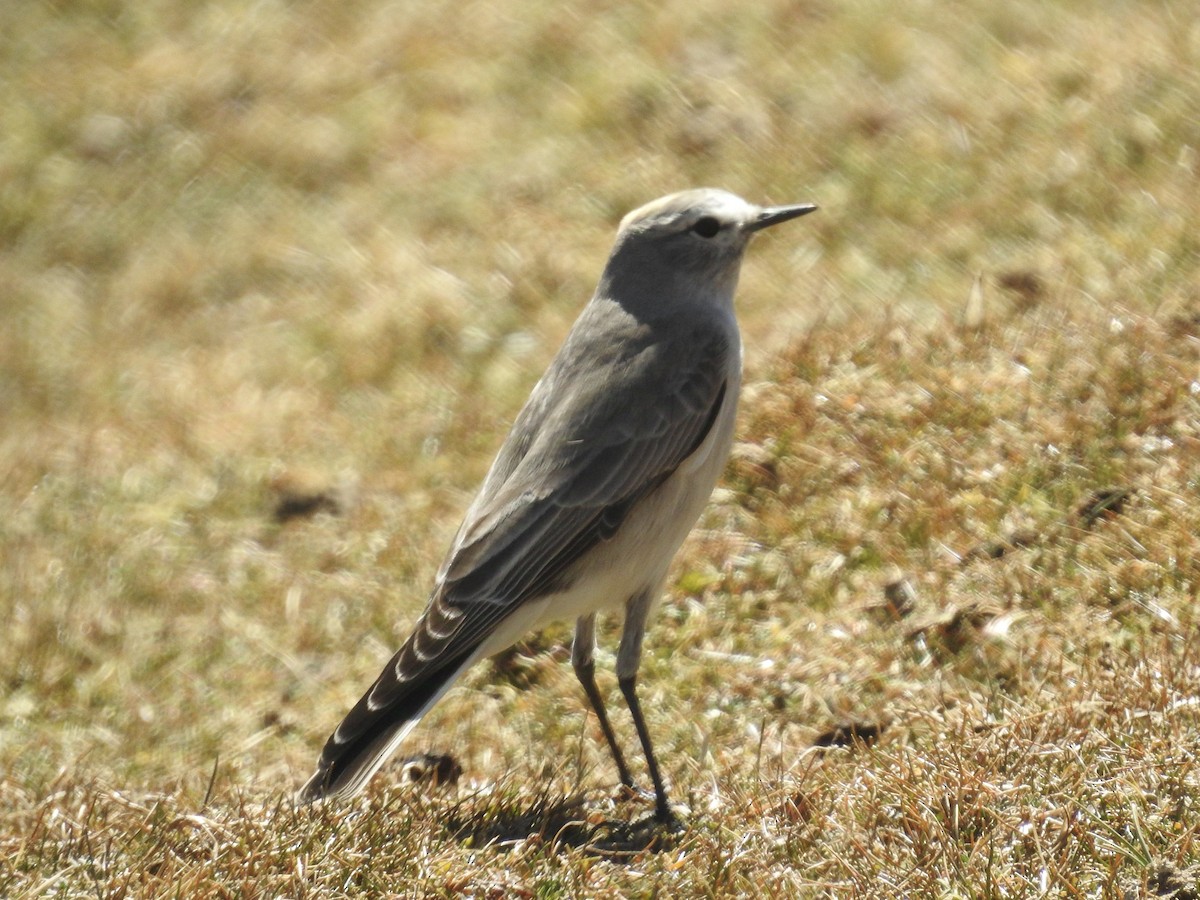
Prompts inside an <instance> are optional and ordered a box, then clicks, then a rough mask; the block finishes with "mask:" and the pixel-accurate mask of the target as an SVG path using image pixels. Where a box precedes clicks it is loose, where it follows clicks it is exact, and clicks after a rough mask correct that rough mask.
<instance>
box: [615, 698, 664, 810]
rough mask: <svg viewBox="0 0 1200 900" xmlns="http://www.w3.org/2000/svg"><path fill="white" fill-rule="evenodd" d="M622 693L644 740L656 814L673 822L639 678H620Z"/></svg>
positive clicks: (644, 750) (639, 735)
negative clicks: (640, 696)
mask: <svg viewBox="0 0 1200 900" xmlns="http://www.w3.org/2000/svg"><path fill="white" fill-rule="evenodd" d="M617 683H618V684H619V685H620V686H621V693H622V694H624V695H625V702H626V703H627V704H629V711H630V712H631V713H632V714H633V724H634V726H635V727H636V728H637V733H638V740H640V741H641V742H642V753H644V754H645V755H646V766H647V768H649V769H650V780H651V781H653V782H654V816H655V818H656V819H658V820H659V821H660V822H673V821H674V820H675V817H674V815H672V813H671V806H670V804H669V803H668V802H667V789H666V787H664V786H663V780H662V776H661V775H660V774H659V772H658V763H657V762H656V761H655V759H654V748H653V747H651V746H650V731H649V730H648V729H647V728H646V719H645V717H644V716H643V715H642V705H641V704H640V703H639V702H638V698H637V678H636V677H633V678H618V679H617Z"/></svg>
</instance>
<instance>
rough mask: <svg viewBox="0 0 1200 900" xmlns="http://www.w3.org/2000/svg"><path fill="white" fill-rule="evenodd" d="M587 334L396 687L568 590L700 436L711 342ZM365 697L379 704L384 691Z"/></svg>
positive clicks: (399, 661)
mask: <svg viewBox="0 0 1200 900" xmlns="http://www.w3.org/2000/svg"><path fill="white" fill-rule="evenodd" d="M580 324H581V325H585V324H586V323H584V322H581V323H580ZM588 332H589V329H588V328H586V327H584V328H578V327H577V328H576V329H575V330H574V331H573V334H572V339H569V340H568V341H567V343H566V344H565V345H564V347H563V349H562V351H561V352H560V354H559V356H558V357H557V358H556V359H555V361H554V363H552V364H551V367H550V369H549V370H548V371H547V373H546V375H545V376H544V377H543V379H542V381H541V382H539V384H538V386H537V388H536V389H535V391H534V393H533V395H532V396H531V397H530V400H529V402H528V404H527V405H526V407H525V409H524V410H522V413H521V415H520V416H518V418H517V421H516V423H514V425H513V429H512V431H511V432H510V434H509V437H508V439H507V440H506V441H505V445H504V447H502V448H501V451H500V453H499V454H498V456H497V460H496V464H495V466H494V467H493V470H492V472H491V473H490V474H489V476H488V478H487V480H486V481H485V483H484V487H483V488H482V489H481V492H480V496H479V497H478V498H477V499H476V501H475V503H474V504H473V505H472V507H471V510H470V512H469V513H468V516H467V520H466V521H465V522H464V523H463V526H462V527H461V528H460V530H459V534H458V536H457V537H456V539H455V542H454V546H453V547H452V549H451V551H450V554H449V555H448V557H447V559H446V561H445V563H444V564H443V566H442V570H441V573H440V574H439V579H438V585H437V587H436V588H435V590H434V593H433V596H432V598H431V600H430V604H429V606H428V607H427V609H426V610H425V613H424V614H423V615H422V617H421V620H420V621H419V622H418V625H417V628H416V629H415V631H414V634H413V635H412V637H411V638H410V639H409V641H408V642H407V643H406V644H405V646H404V648H403V649H402V650H401V651H400V653H398V654H397V657H396V659H395V660H394V670H393V671H394V672H395V673H396V675H397V676H398V680H399V681H401V682H403V681H405V680H408V679H406V678H405V677H404V676H405V675H408V676H409V678H411V677H414V676H415V675H416V674H417V672H419V671H420V670H422V669H426V668H430V667H434V668H441V667H442V665H443V664H449V663H451V662H452V660H454V659H457V658H458V657H459V656H460V652H461V651H467V652H470V651H473V650H474V648H475V646H477V644H478V643H479V642H480V641H481V640H482V639H484V638H485V637H486V636H487V634H489V633H490V631H491V630H492V628H493V627H494V626H495V625H496V624H497V623H498V622H499V621H500V620H501V619H503V618H504V617H505V616H506V615H508V614H509V613H510V612H512V610H514V609H515V608H516V607H518V606H520V605H521V604H523V603H525V602H528V601H530V600H533V599H537V598H538V597H542V596H545V595H547V594H550V593H555V592H557V591H561V590H563V589H565V588H566V587H568V586H569V584H570V582H571V577H572V570H573V567H574V566H575V564H576V563H577V562H578V561H579V560H580V559H581V558H582V557H583V556H585V555H586V554H587V553H588V552H589V551H590V550H592V549H593V548H594V547H595V546H596V545H597V544H599V543H601V542H603V541H606V540H608V539H609V538H611V537H612V535H613V534H614V533H615V532H616V530H617V528H618V527H619V526H620V524H621V522H622V521H624V518H625V516H626V515H627V514H628V512H629V511H630V510H631V509H632V508H633V507H634V506H635V505H636V504H637V503H638V502H639V501H640V500H642V499H643V498H645V497H646V496H647V495H649V494H650V493H652V492H653V491H654V490H655V489H656V488H657V487H658V486H659V485H661V484H662V483H663V481H665V480H666V479H667V478H668V477H669V476H670V475H671V473H672V472H674V471H675V469H676V468H678V466H679V465H680V464H681V463H682V462H683V461H684V460H685V459H687V458H688V457H689V456H691V454H692V453H693V452H695V450H696V449H697V448H698V447H699V446H700V444H701V443H702V442H703V441H704V438H705V437H707V435H708V433H709V431H710V430H711V429H712V426H713V423H714V422H715V421H716V419H717V416H718V413H719V412H720V410H721V408H722V406H723V404H724V403H725V401H726V378H727V374H728V360H729V354H730V353H731V352H732V351H733V348H732V347H731V346H730V339H729V338H728V337H726V335H725V334H724V333H722V332H720V331H717V330H715V329H711V328H710V329H706V330H701V329H699V328H695V327H683V328H679V326H678V324H677V323H676V325H675V326H674V327H673V328H672V329H671V330H670V334H671V337H670V338H668V339H665V340H663V339H659V337H660V336H659V335H658V334H656V333H655V332H654V330H653V329H652V328H650V327H649V326H645V325H637V324H635V323H630V325H629V327H628V328H627V329H626V331H625V332H624V333H622V334H620V335H619V336H617V335H613V334H612V329H611V328H610V329H608V333H607V334H605V333H604V332H603V331H602V332H601V334H604V345H603V346H602V347H596V346H589V345H588V342H586V341H582V340H578V339H575V335H577V334H583V335H584V336H586V335H587V334H588ZM592 333H595V331H593V332H592ZM614 338H617V339H614ZM614 346H616V347H620V348H622V352H621V353H613V352H612V348H613V347H614ZM396 687H397V688H401V685H396ZM401 689H402V688H401ZM375 692H376V693H377V696H375V697H374V700H373V702H375V703H384V704H386V703H387V702H388V697H387V696H386V695H387V694H388V693H390V692H389V691H388V689H387V686H386V685H385V684H383V683H381V684H379V685H377V686H376V688H375Z"/></svg>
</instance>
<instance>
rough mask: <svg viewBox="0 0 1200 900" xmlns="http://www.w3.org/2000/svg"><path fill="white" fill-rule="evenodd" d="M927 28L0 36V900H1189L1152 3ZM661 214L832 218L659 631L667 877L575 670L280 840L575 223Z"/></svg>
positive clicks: (525, 693)
mask: <svg viewBox="0 0 1200 900" xmlns="http://www.w3.org/2000/svg"><path fill="white" fill-rule="evenodd" d="M952 13H953V14H951V11H948V10H939V11H937V13H936V14H934V12H933V11H931V10H929V9H927V8H925V7H923V6H921V5H911V6H903V7H896V6H895V5H888V4H883V3H881V2H879V0H854V2H849V3H843V4H829V3H820V2H815V3H814V2H799V3H798V2H790V0H772V2H767V3H762V4H757V5H756V6H755V7H754V8H753V9H740V8H739V9H737V10H735V9H733V8H732V7H729V6H728V5H727V4H722V3H717V2H715V0H698V2H697V0H692V2H688V3H681V2H676V0H667V2H665V3H662V4H658V5H655V6H646V7H644V8H634V7H630V6H628V5H626V6H619V7H612V8H604V7H598V6H595V5H591V6H588V5H584V4H566V5H563V4H549V3H533V4H522V5H520V6H517V5H515V4H511V3H497V2H468V3H466V4H463V3H456V4H448V3H444V2H439V0H418V2H413V3H406V4H404V5H403V6H402V7H401V6H398V5H396V4H390V3H381V2H378V0H351V2H332V0H313V2H309V3H305V4H300V5H297V4H281V3H271V2H266V3H263V2H254V3H250V2H245V0H219V2H214V3H208V4H204V5H199V6H198V5H195V4H184V3H177V2H171V0H162V2H157V3H141V4H124V3H116V2H71V0H56V2H52V3H50V2H48V3H41V4H30V3H23V4H22V3H12V4H7V5H4V6H2V7H0V33H2V34H4V35H6V36H7V35H12V36H18V37H13V38H10V39H8V40H7V41H6V42H5V43H4V45H3V47H4V50H3V55H2V62H0V66H2V67H3V77H2V78H0V134H3V135H4V140H3V141H0V288H2V292H3V298H4V299H3V302H0V409H3V423H4V428H3V430H2V434H0V547H2V552H0V618H2V620H3V621H4V622H5V641H4V653H3V654H0V895H3V896H6V897H42V896H47V897H76V896H85V895H86V896H93V895H94V896H103V897H109V896H159V895H163V894H167V893H172V894H176V895H180V896H210V895H211V896H258V895H261V896H289V897H297V898H300V897H326V896H328V897H350V896H378V895H421V896H443V897H453V896H504V895H515V896H525V897H532V896H537V897H554V896H601V897H604V896H609V897H625V896H646V895H654V894H660V895H661V894H670V895H677V896H712V897H718V896H742V895H760V894H765V893H768V892H769V893H770V894H772V895H776V894H778V895H782V896H810V895H814V894H819V895H826V894H828V895H836V896H879V897H912V896H955V895H962V894H971V895H975V894H980V895H988V896H990V895H1001V894H1006V895H1017V896H1035V895H1036V896H1041V895H1043V894H1050V893H1054V894H1064V895H1076V894H1086V895H1098V896H1123V895H1124V896H1166V895H1168V894H1170V893H1171V892H1176V895H1177V896H1182V895H1183V894H1181V893H1179V892H1184V893H1188V892H1190V894H1194V893H1196V892H1197V891H1200V885H1197V883H1196V871H1197V869H1196V866H1197V864H1198V863H1200V857H1198V854H1197V849H1196V840H1195V836H1196V824H1195V823H1196V821H1197V817H1196V814H1195V812H1196V810H1195V807H1196V805H1197V803H1200V792H1198V790H1200V789H1198V785H1200V780H1198V778H1197V772H1196V764H1195V759H1194V757H1195V754H1194V752H1193V750H1192V748H1193V747H1194V746H1195V745H1196V743H1197V739H1198V737H1200V724H1198V722H1200V720H1198V719H1197V716H1196V697H1197V696H1200V676H1198V675H1197V673H1198V672H1200V667H1198V666H1197V659H1198V657H1200V647H1198V645H1197V638H1196V634H1197V624H1198V622H1197V614H1196V608H1197V600H1198V595H1200V538H1198V537H1197V535H1200V512H1198V511H1197V510H1198V509H1200V503H1198V500H1200V478H1198V476H1197V468H1196V465H1195V460H1196V459H1197V458H1198V456H1197V454H1198V453H1200V241H1198V238H1197V232H1196V228H1195V222H1197V221H1200V201H1198V200H1197V198H1198V197H1200V191H1197V190H1196V182H1197V175H1198V174H1200V162H1198V160H1200V157H1198V156H1197V153H1198V151H1197V148H1198V147H1200V115H1197V100H1196V98H1197V97H1200V77H1198V76H1197V74H1196V73H1197V72H1200V64H1198V63H1200V60H1198V59H1197V57H1198V54H1200V38H1198V32H1197V29H1196V26H1195V24H1194V23H1193V20H1194V19H1195V16H1194V11H1193V10H1192V8H1191V6H1190V5H1189V4H1187V3H1183V2H1174V0H1166V2H1162V3H1155V4H1144V3H1143V4H1126V3H1119V2H1114V3H1108V4H1088V3H1082V2H1078V0H1055V2H1051V3H1033V2H1031V0H1017V2H1014V3H1011V4H1007V5H1004V6H997V5H996V4H989V3H984V2H981V0H968V2H965V3H960V4H957V5H956V6H955V7H954V9H953V11H952ZM701 184H711V185H714V186H721V187H726V188H729V189H732V190H735V191H737V192H739V193H741V194H743V195H745V196H747V197H748V198H749V199H751V200H756V201H758V200H761V201H766V202H786V201H802V200H812V201H814V202H817V203H819V204H820V206H821V207H822V210H821V213H820V214H819V215H816V216H813V217H810V218H807V219H805V220H804V222H803V223H800V224H799V225H797V226H796V227H795V228H794V229H792V230H788V231H787V232H784V231H782V230H781V231H780V232H778V233H773V234H772V235H771V236H770V237H769V238H767V239H764V240H763V241H762V243H761V244H759V245H756V246H755V247H754V248H753V252H752V253H751V259H750V260H749V262H748V264H747V267H746V272H745V274H744V278H743V285H742V288H741V290H740V294H739V315H740V318H741V321H742V323H743V331H744V336H745V344H746V350H747V379H746V380H747V384H746V387H745V389H744V393H743V403H742V412H741V419H740V422H739V432H738V433H739V441H740V444H739V446H738V448H737V450H736V451H735V453H734V456H733V459H732V460H731V462H730V465H729V468H728V471H727V474H726V478H725V480H724V483H723V485H722V487H721V488H719V489H718V491H717V493H716V495H715V497H714V500H713V503H712V504H711V505H710V507H709V509H708V510H707V511H706V513H705V515H704V517H703V519H702V521H701V523H700V526H699V527H698V529H697V530H696V532H695V533H694V534H693V536H692V538H691V539H690V540H689V542H688V544H687V545H686V546H685V548H684V550H683V552H682V553H681V554H680V558H679V560H678V563H677V566H676V569H675V570H674V571H675V574H674V575H673V578H672V582H671V585H670V591H669V597H668V598H667V601H666V602H665V603H664V605H663V608H662V609H661V611H660V613H659V616H658V619H657V621H656V623H655V625H654V628H653V629H652V631H651V633H650V636H649V638H648V645H647V652H646V660H645V665H644V669H643V673H644V674H643V676H642V679H641V682H640V684H641V690H642V692H643V698H644V700H643V703H644V706H645V708H646V710H647V711H648V713H649V717H650V727H651V731H652V733H653V735H654V738H655V741H656V747H657V749H658V754H659V757H660V760H661V762H662V764H663V765H664V767H665V769H666V771H667V773H668V774H669V777H670V780H671V782H672V785H673V796H674V797H675V798H676V799H677V800H678V801H679V802H680V803H681V804H682V805H684V806H686V808H687V810H686V812H685V813H684V815H683V816H682V819H683V822H684V827H683V829H682V830H681V831H680V832H679V833H677V834H671V835H663V834H661V833H657V832H655V831H653V830H652V829H646V828H645V827H644V822H643V820H644V817H645V815H646V813H647V812H648V810H649V808H648V806H647V805H646V804H645V803H644V802H642V801H641V800H639V799H637V798H634V799H632V800H629V799H614V797H613V787H614V784H613V782H614V777H615V776H614V772H613V770H612V764H611V761H610V760H609V759H608V757H607V751H606V749H605V747H604V745H603V742H602V740H600V736H599V734H598V731H597V729H596V727H595V723H594V721H593V720H592V719H591V718H589V717H588V716H587V715H586V714H585V706H584V701H583V699H582V697H581V696H580V691H579V689H578V686H577V684H576V683H575V680H574V677H573V675H572V673H571V671H570V665H569V662H568V661H567V658H566V654H565V653H564V648H565V646H566V644H567V643H568V641H569V630H568V628H567V627H565V626H563V627H557V628H554V629H551V630H550V631H548V632H547V633H546V634H545V635H543V636H541V637H540V638H538V639H537V640H532V641H530V642H529V643H528V644H526V645H524V646H522V647H521V648H520V649H519V652H515V653H513V654H511V655H508V656H506V657H505V658H504V659H502V660H499V661H497V662H496V663H495V664H493V665H484V666H479V667H477V669H476V670H475V671H473V672H472V673H471V675H470V677H469V678H468V679H467V680H466V683H465V685H464V686H462V687H461V688H459V689H457V690H456V691H455V692H453V693H452V694H451V695H450V696H448V697H447V698H446V700H445V701H444V702H443V703H442V704H440V705H439V706H438V707H437V708H436V709H435V710H434V711H433V713H431V715H430V716H429V717H428V718H427V720H426V721H425V722H424V723H422V726H421V728H420V729H419V731H418V732H417V733H415V734H414V735H413V738H412V740H411V741H410V744H411V750H412V751H413V752H422V751H429V752H431V753H433V754H436V755H438V756H439V757H440V756H441V755H442V754H445V755H448V756H449V757H451V758H452V762H453V763H454V765H456V766H461V768H462V776H461V777H460V778H459V779H458V780H457V782H456V783H454V784H440V785H436V781H437V779H432V780H428V781H423V780H413V779H412V778H409V777H406V774H405V770H404V769H403V768H401V767H400V766H395V767H391V768H389V769H388V770H386V771H385V772H383V773H382V774H381V775H380V776H379V777H378V778H377V779H376V780H375V781H374V782H373V784H372V786H371V789H370V791H369V792H368V794H367V796H365V797H364V798H361V799H360V800H357V801H355V802H353V803H350V804H346V805H345V806H341V807H336V808H335V807H327V808H326V807H322V808H317V809H304V810H297V809H295V808H294V807H293V806H292V801H291V799H290V797H291V793H292V791H293V790H294V789H295V787H296V786H297V785H298V784H299V783H300V782H301V781H302V779H303V778H304V777H306V776H307V775H308V773H309V771H310V769H311V765H312V764H313V761H314V759H315V756H316V754H317V752H318V750H319V747H320V744H321V742H322V741H323V740H324V739H325V737H326V735H327V734H328V731H329V729H331V728H332V727H333V725H334V724H335V723H336V721H337V720H338V717H339V716H340V715H341V714H342V713H343V712H344V711H345V709H346V708H347V707H348V705H349V704H350V703H352V702H353V701H354V700H355V699H356V698H357V697H358V695H359V692H360V691H361V690H362V689H363V687H364V686H365V685H366V684H368V683H369V682H370V680H371V679H372V678H373V677H374V676H375V675H376V673H377V670H378V667H379V665H381V664H382V661H383V660H384V659H385V658H386V657H387V656H388V654H389V653H390V652H391V650H392V649H393V648H394V646H395V645H396V643H397V642H398V641H399V640H400V639H402V637H403V636H404V633H405V629H406V628H407V626H408V625H409V623H411V621H412V620H413V619H414V618H415V616H416V615H417V613H418V612H419V610H420V608H421V606H422V604H423V601H424V599H425V595H426V592H427V591H428V588H429V585H430V583H431V582H432V579H433V577H434V573H435V572H436V568H437V565H438V563H439V561H440V555H441V553H442V552H443V550H444V548H445V545H446V543H447V542H448V540H449V538H450V536H451V534H452V533H453V530H454V528H455V526H456V525H457V523H458V520H459V518H460V516H461V514H462V512H463V510H464V508H465V506H466V505H467V503H468V502H469V499H470V496H471V492H472V491H473V490H474V488H475V486H476V485H477V484H478V482H479V480H480V479H481V478H482V476H483V474H484V472H485V471H486V468H487V466H488V464H489V462H490V460H491V456H492V454H493V452H494V451H495V448H496V446H497V445H498V443H499V441H500V439H501V435H502V433H503V431H504V429H505V428H506V427H507V426H508V424H509V422H510V421H511V419H512V417H513V415H514V414H515V412H516V410H517V408H518V407H519V405H520V403H521V401H522V399H523V398H524V396H525V395H526V394H527V392H528V390H529V389H530V387H531V385H532V384H533V382H534V381H535V380H536V378H537V376H538V374H539V373H540V371H541V370H542V367H543V366H544V365H545V363H546V362H547V360H548V359H549V357H550V355H551V354H552V353H553V350H554V348H555V347H556V346H557V344H558V342H559V340H560V339H561V337H562V335H563V334H564V333H565V331H566V329H567V328H568V327H569V324H570V322H571V321H572V319H573V318H574V316H575V315H576V313H577V311H578V309H579V308H580V306H581V304H582V303H583V301H584V300H585V298H586V296H587V295H588V293H589V291H590V290H591V289H592V286H593V284H594V281H595V278H596V276H597V274H598V271H599V268H600V265H601V261H602V259H603V256H604V254H605V252H606V251H607V248H608V245H609V241H610V240H611V234H612V229H613V227H614V225H615V223H616V221H617V220H618V219H619V217H620V216H621V215H622V214H624V213H625V212H626V211H628V210H629V209H630V208H632V207H634V206H636V205H638V204H640V203H642V202H645V201H646V200H648V199H652V198H653V197H655V196H658V195H660V194H663V193H666V192H667V191H670V190H675V189H679V188H683V187H688V186H695V185H701ZM601 638H602V643H603V646H604V647H605V648H608V651H607V652H611V648H613V647H614V646H615V643H616V640H617V625H616V623H611V622H609V623H605V625H604V628H603V629H602V634H601ZM609 662H610V657H608V656H605V655H604V654H603V653H602V655H601V667H602V668H604V666H605V664H606V663H609ZM602 688H603V689H605V690H606V691H608V692H609V693H610V695H611V696H610V700H611V701H612V706H613V708H614V710H615V709H617V708H619V707H620V701H619V697H618V696H617V691H616V690H615V685H614V684H613V682H612V681H611V680H609V681H606V682H604V684H602ZM616 727H617V730H618V734H619V736H620V737H621V739H622V740H623V741H624V742H625V743H626V744H627V745H628V746H629V747H630V748H631V749H632V748H633V746H634V740H635V739H634V735H633V732H632V728H631V727H630V726H629V722H628V720H627V718H626V717H624V716H622V715H620V714H617V715H616ZM868 736H870V738H871V739H870V740H868V739H867V737H868ZM635 763H636V761H635ZM451 780H453V779H451ZM1190 894H1189V895H1190Z"/></svg>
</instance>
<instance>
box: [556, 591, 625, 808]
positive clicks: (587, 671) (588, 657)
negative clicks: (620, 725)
mask: <svg viewBox="0 0 1200 900" xmlns="http://www.w3.org/2000/svg"><path fill="white" fill-rule="evenodd" d="M595 652H596V614H595V613H592V614H590V615H587V616H581V617H580V618H579V620H578V621H577V622H576V623H575V641H574V642H573V643H572V644H571V665H572V666H573V667H574V668H575V676H576V677H577V678H578V679H579V683H580V684H581V685H583V692H584V693H585V694H587V698H588V703H590V704H591V705H592V709H593V710H594V711H595V713H596V718H597V719H598V720H599V721H600V730H601V731H603V732H604V740H606V741H607V742H608V749H609V750H611V751H612V755H613V759H614V760H615V761H616V763H617V776H618V777H619V778H620V779H621V784H622V785H623V786H624V787H625V788H627V789H628V790H631V791H632V790H633V789H634V788H633V776H632V775H630V774H629V766H627V765H625V757H624V755H623V754H622V753H621V748H620V747H618V746H617V736H616V735H615V734H614V733H613V730H612V725H610V724H609V722H608V713H607V712H606V711H605V709H604V700H603V699H602V698H601V697H600V691H599V690H598V689H597V687H596V657H595Z"/></svg>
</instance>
